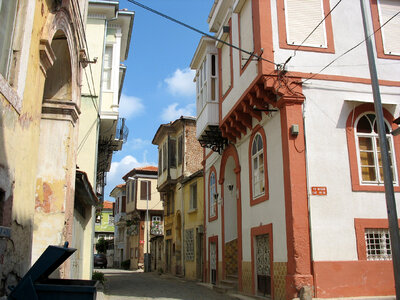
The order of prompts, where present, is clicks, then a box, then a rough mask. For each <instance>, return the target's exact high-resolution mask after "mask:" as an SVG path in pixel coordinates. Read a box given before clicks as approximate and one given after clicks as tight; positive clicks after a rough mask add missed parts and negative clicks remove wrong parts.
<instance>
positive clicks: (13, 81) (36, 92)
mask: <svg viewBox="0 0 400 300" xmlns="http://www.w3.org/2000/svg"><path fill="white" fill-rule="evenodd" d="M86 11H87V1H84V0H76V1H27V0H25V1H24V0H21V1H3V2H2V5H1V7H0V17H1V20H2V21H1V23H2V25H1V27H2V30H1V33H0V40H1V41H2V43H1V48H0V226H1V227H0V282H1V284H0V296H2V295H4V294H5V293H6V286H9V285H16V283H17V281H18V278H21V277H22V276H23V275H24V274H25V273H26V272H27V270H28V269H29V267H30V265H31V264H32V263H33V262H34V261H36V259H37V258H38V257H39V256H40V255H41V254H42V252H43V251H44V249H45V248H46V247H47V246H48V245H63V244H64V242H65V241H68V242H69V244H70V247H76V242H77V241H76V239H74V236H75V231H76V230H80V231H81V232H82V233H83V232H86V230H93V229H89V227H85V225H84V224H85V222H87V212H90V211H91V209H92V208H91V207H92V204H93V203H94V202H95V201H96V200H97V198H96V196H95V194H94V192H93V189H92V187H91V185H90V182H89V181H88V177H87V174H86V173H85V172H82V171H79V170H78V171H77V170H76V153H77V148H78V126H79V115H80V113H81V111H80V107H81V101H80V95H81V78H82V77H83V76H84V74H85V73H84V72H85V71H84V69H83V68H84V67H85V66H86V61H87V45H86V44H85V42H84V41H85V32H84V27H83V24H84V20H85V18H86V16H85V15H86V13H85V12H86ZM78 218H79V220H80V221H82V220H83V221H84V222H83V223H79V222H78V221H77V219H78ZM77 225H79V226H80V228H77V227H76V226H77ZM83 236H84V238H86V237H87V234H86V233H83ZM83 243H86V242H85V241H83ZM90 259H91V257H90V256H89V257H87V256H85V255H81V256H79V254H78V255H75V254H74V256H73V257H71V259H69V260H68V261H67V262H66V263H65V264H64V265H63V266H62V267H61V268H60V270H59V272H58V274H59V276H60V277H69V276H72V275H77V276H78V277H82V276H83V273H84V272H83V270H82V268H83V266H89V265H90V264H91V262H90ZM88 273H89V272H87V274H88ZM74 277H75V276H74Z"/></svg>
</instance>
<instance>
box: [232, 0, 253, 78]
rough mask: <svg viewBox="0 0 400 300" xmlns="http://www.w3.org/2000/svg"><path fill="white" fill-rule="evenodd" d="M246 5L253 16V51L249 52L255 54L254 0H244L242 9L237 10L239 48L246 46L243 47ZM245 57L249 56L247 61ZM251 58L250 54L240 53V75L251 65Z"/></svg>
mask: <svg viewBox="0 0 400 300" xmlns="http://www.w3.org/2000/svg"><path fill="white" fill-rule="evenodd" d="M245 5H250V11H251V13H250V15H251V41H252V50H247V51H249V52H254V49H255V42H254V27H255V26H254V23H253V22H254V19H253V15H254V10H253V1H252V0H244V1H243V4H242V5H241V7H240V9H237V11H236V13H237V15H238V33H239V48H241V49H242V48H243V47H244V46H243V45H242V12H243V8H244V6H245ZM245 56H248V57H247V59H244V58H245ZM251 58H252V57H251V56H249V55H248V54H246V53H244V52H242V51H240V54H239V66H240V74H242V73H243V72H244V70H245V69H246V68H247V66H248V65H249V63H250V61H251Z"/></svg>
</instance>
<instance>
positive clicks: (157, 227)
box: [150, 222, 164, 236]
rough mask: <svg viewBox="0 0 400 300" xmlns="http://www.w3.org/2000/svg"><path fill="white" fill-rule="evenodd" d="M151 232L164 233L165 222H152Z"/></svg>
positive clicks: (155, 233) (153, 233) (157, 234)
mask: <svg viewBox="0 0 400 300" xmlns="http://www.w3.org/2000/svg"><path fill="white" fill-rule="evenodd" d="M150 234H151V235H155V236H159V235H164V227H163V224H162V223H161V222H151V225H150Z"/></svg>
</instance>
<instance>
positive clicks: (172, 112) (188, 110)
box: [161, 102, 195, 122]
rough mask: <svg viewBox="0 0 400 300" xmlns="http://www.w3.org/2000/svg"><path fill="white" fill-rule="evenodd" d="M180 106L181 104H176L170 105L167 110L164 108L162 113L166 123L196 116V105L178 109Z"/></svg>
mask: <svg viewBox="0 0 400 300" xmlns="http://www.w3.org/2000/svg"><path fill="white" fill-rule="evenodd" d="M178 105H179V104H178V103H176V102H175V103H172V104H171V105H169V106H168V107H167V108H164V109H163V112H162V113H161V118H162V119H163V120H164V121H167V122H170V121H174V120H176V119H178V118H180V117H181V116H186V117H189V116H194V108H195V105H194V104H193V103H191V104H188V105H186V106H185V107H177V106H178Z"/></svg>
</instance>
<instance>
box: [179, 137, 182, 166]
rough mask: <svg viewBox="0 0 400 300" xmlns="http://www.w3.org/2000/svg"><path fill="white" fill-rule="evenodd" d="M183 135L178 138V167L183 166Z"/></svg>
mask: <svg viewBox="0 0 400 300" xmlns="http://www.w3.org/2000/svg"><path fill="white" fill-rule="evenodd" d="M182 154H183V135H180V136H179V137H178V166H179V165H181V164H182V158H183V155H182Z"/></svg>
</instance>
